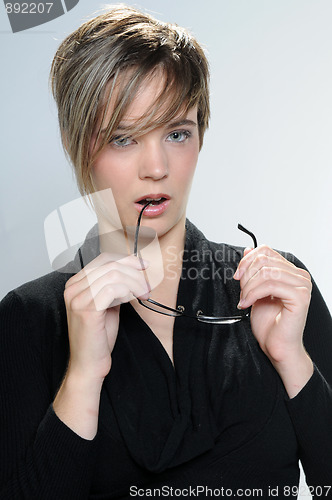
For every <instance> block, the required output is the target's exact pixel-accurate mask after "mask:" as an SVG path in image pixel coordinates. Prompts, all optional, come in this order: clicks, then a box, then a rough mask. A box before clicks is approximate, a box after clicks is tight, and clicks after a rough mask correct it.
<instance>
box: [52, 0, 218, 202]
mask: <svg viewBox="0 0 332 500" xmlns="http://www.w3.org/2000/svg"><path fill="white" fill-rule="evenodd" d="M156 70H161V71H162V73H163V75H164V77H165V78H164V80H165V83H164V88H163V91H162V92H161V93H160V95H159V96H156V100H155V102H154V103H153V106H151V109H149V110H147V112H146V113H145V114H144V116H142V117H141V119H140V120H139V121H138V122H137V124H136V125H135V130H134V132H136V133H142V132H144V131H148V130H149V129H151V128H154V127H157V126H160V125H162V124H164V123H167V122H168V121H169V120H171V119H173V118H174V117H175V116H176V115H178V114H179V113H180V112H186V111H187V110H188V109H190V108H192V107H194V106H197V109H198V113H197V119H198V129H199V138H200V147H201V146H202V143H203V137H204V133H205V130H206V129H207V127H208V123H209V115H210V107H209V67H208V62H207V59H206V57H205V54H204V51H203V49H202V47H201V46H200V45H199V44H198V42H197V41H196V40H195V38H194V37H193V36H192V35H191V34H190V33H188V31H187V30H185V29H184V28H180V27H179V26H177V25H175V24H168V23H164V22H161V21H158V20H157V19H154V18H153V17H152V16H150V15H148V14H144V13H142V12H140V11H138V10H136V9H134V8H131V7H127V6H125V5H118V6H115V7H112V8H110V9H108V10H107V11H106V12H104V13H102V14H101V15H98V16H97V17H94V18H93V19H91V20H89V21H87V22H85V23H84V24H82V25H81V26H80V27H79V28H78V29H77V30H76V31H74V32H73V33H72V34H71V35H69V36H68V37H67V38H66V39H65V40H64V41H63V42H62V43H61V45H60V46H59V48H58V50H57V52H56V54H55V57H54V59H53V63H52V67H51V73H50V81H51V85H52V92H53V96H54V98H55V101H56V104H57V107H58V116H59V125H60V131H61V137H62V141H63V145H64V148H65V150H66V152H67V154H68V156H69V158H70V160H71V162H72V164H73V166H74V169H75V174H76V179H77V183H78V187H79V189H80V192H81V193H82V194H89V193H91V192H93V191H94V188H93V181H92V176H91V169H92V165H93V161H94V158H95V156H96V154H97V153H98V152H99V151H100V150H101V149H102V148H103V147H104V146H105V145H106V144H107V142H108V141H109V140H110V139H111V137H112V134H113V133H114V131H115V130H116V128H117V126H118V124H119V123H120V121H121V119H122V118H123V116H124V115H125V113H126V110H127V109H128V107H129V105H130V103H131V102H132V101H133V99H134V98H135V95H136V93H137V92H138V90H139V88H140V86H141V85H142V84H143V83H144V82H145V80H146V79H147V78H149V77H150V76H151V75H153V73H154V72H155V71H156ZM115 87H116V88H117V92H116V100H115V104H114V107H113V109H112V116H111V119H110V121H109V123H108V124H107V127H106V131H105V134H104V136H103V139H102V141H101V143H98V144H99V146H98V150H97V151H95V150H93V152H91V143H92V137H93V136H96V128H97V137H98V138H99V137H100V129H101V125H100V122H103V119H102V120H101V116H102V117H105V115H106V112H107V109H108V105H109V103H110V99H111V97H112V95H113V101H112V102H114V88H115ZM165 104H166V105H165ZM98 124H99V129H98ZM127 132H131V133H133V129H131V130H130V131H127Z"/></svg>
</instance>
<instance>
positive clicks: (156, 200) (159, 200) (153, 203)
mask: <svg viewBox="0 0 332 500" xmlns="http://www.w3.org/2000/svg"><path fill="white" fill-rule="evenodd" d="M166 199H167V198H164V197H163V196H162V197H161V198H143V199H142V200H139V201H138V202H137V203H139V204H140V205H142V206H143V205H146V204H147V203H149V201H150V202H151V203H150V206H151V207H153V206H156V205H160V204H161V203H163V202H164V201H166Z"/></svg>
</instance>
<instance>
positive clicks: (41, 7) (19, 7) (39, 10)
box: [6, 2, 53, 14]
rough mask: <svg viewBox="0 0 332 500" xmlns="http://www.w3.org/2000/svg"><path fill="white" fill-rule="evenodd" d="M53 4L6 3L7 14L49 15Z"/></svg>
mask: <svg viewBox="0 0 332 500" xmlns="http://www.w3.org/2000/svg"><path fill="white" fill-rule="evenodd" d="M52 7H53V3H42V2H39V3H25V2H23V3H18V2H15V3H6V11H7V14H44V13H46V14H49V12H50V10H51V8H52Z"/></svg>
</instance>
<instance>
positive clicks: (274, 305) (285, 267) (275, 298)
mask: <svg viewBox="0 0 332 500" xmlns="http://www.w3.org/2000/svg"><path fill="white" fill-rule="evenodd" d="M234 279H237V280H240V286H241V294H240V302H239V306H238V307H239V308H241V309H246V308H248V307H250V306H251V313H250V321H251V328H252V331H253V333H254V335H255V337H256V339H257V341H258V343H259V345H260V347H261V349H262V350H263V351H264V352H265V354H266V355H267V356H268V357H269V359H270V360H271V362H272V364H273V365H274V366H275V368H276V370H277V371H278V372H279V374H280V376H281V378H282V379H283V382H284V384H285V386H286V389H287V391H288V393H289V395H290V397H293V396H294V395H295V394H296V393H297V392H298V391H299V390H300V389H301V388H302V387H303V386H304V385H305V383H306V382H307V381H308V379H309V378H310V376H311V374H312V371H313V365H312V362H311V360H310V358H309V356H308V354H307V353H306V351H305V349H304V346H303V331H304V327H305V323H306V318H307V313H308V308H309V304H310V299H311V289H312V284H311V277H310V274H309V273H308V272H307V271H306V270H304V269H301V268H298V267H296V266H295V265H294V264H292V263H291V262H289V261H288V260H287V259H285V258H284V257H282V255H280V254H279V253H278V252H276V251H275V250H272V248H270V247H268V246H266V245H261V246H259V247H258V248H255V249H253V250H251V249H246V250H245V252H244V257H243V258H242V259H241V261H240V263H239V266H238V269H237V271H236V273H235V274H234ZM285 378H286V379H285Z"/></svg>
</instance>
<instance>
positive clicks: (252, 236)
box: [237, 224, 257, 248]
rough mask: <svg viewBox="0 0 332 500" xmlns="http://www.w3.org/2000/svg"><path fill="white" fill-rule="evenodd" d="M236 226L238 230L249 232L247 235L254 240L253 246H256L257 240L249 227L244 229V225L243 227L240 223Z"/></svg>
mask: <svg viewBox="0 0 332 500" xmlns="http://www.w3.org/2000/svg"><path fill="white" fill-rule="evenodd" d="M237 227H238V229H240V231H243V232H244V233H246V234H249V236H251V238H252V240H253V242H254V248H257V240H256V236H255V235H254V233H252V232H251V231H249V229H246V228H245V227H243V226H242V224H238V225H237Z"/></svg>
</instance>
